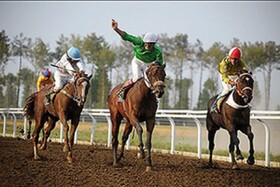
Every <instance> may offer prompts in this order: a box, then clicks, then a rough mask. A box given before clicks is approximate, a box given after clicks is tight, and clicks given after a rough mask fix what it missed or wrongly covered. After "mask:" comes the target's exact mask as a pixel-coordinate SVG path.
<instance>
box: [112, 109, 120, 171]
mask: <svg viewBox="0 0 280 187" xmlns="http://www.w3.org/2000/svg"><path fill="white" fill-rule="evenodd" d="M110 117H111V122H112V149H113V166H118V159H117V151H118V144H119V141H118V135H119V128H120V124H121V121H122V116H121V115H120V114H113V113H111V115H110Z"/></svg>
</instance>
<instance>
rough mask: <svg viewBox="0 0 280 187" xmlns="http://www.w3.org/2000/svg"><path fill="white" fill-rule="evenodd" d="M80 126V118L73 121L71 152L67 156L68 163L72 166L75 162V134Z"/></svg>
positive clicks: (70, 141) (70, 142) (70, 140)
mask: <svg viewBox="0 0 280 187" xmlns="http://www.w3.org/2000/svg"><path fill="white" fill-rule="evenodd" d="M78 124H79V118H78V119H75V120H72V121H71V128H70V139H69V151H68V154H67V160H68V163H70V164H71V163H72V162H73V153H72V151H73V145H74V136H75V132H76V129H77V127H78Z"/></svg>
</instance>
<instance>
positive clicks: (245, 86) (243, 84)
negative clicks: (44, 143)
mask: <svg viewBox="0 0 280 187" xmlns="http://www.w3.org/2000/svg"><path fill="white" fill-rule="evenodd" d="M253 87H254V79H253V78H252V73H251V72H248V71H243V72H240V73H239V75H238V80H237V85H236V88H235V89H233V90H232V91H231V92H230V93H229V94H228V95H227V96H226V98H225V99H224V101H223V103H222V104H221V113H216V112H210V111H211V106H212V103H213V102H214V101H215V99H216V97H217V96H214V97H212V98H211V99H210V101H209V104H208V112H207V118H206V126H207V130H208V141H209V150H210V157H209V166H210V167H213V163H212V154H213V149H214V146H215V145H214V137H215V134H216V131H217V130H219V129H220V127H222V128H224V129H226V130H227V131H228V133H229V135H230V145H229V152H230V155H231V160H232V169H238V165H237V162H236V160H235V157H234V146H236V156H237V157H236V159H237V160H238V159H244V157H243V156H242V154H241V151H240V149H239V139H238V137H237V131H238V130H240V131H241V132H243V133H244V134H246V135H247V136H248V139H249V141H250V150H249V153H250V155H249V157H248V159H247V163H248V164H250V165H253V164H254V163H255V158H254V147H253V138H254V134H253V133H252V131H251V125H250V110H251V107H250V105H249V103H250V102H251V100H252V98H253Z"/></svg>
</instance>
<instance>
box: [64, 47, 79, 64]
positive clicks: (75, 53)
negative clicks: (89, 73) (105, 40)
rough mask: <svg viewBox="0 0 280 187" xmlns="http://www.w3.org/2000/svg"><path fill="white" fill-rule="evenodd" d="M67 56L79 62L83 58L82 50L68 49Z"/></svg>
mask: <svg viewBox="0 0 280 187" xmlns="http://www.w3.org/2000/svg"><path fill="white" fill-rule="evenodd" d="M67 55H68V56H69V57H70V58H71V59H72V60H76V61H79V60H80V58H81V52H80V50H79V49H77V48H76V47H71V48H70V49H68V51H67Z"/></svg>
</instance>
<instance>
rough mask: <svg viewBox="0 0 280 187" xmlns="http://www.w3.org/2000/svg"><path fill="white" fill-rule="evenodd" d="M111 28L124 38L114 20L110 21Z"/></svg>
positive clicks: (122, 32)
mask: <svg viewBox="0 0 280 187" xmlns="http://www.w3.org/2000/svg"><path fill="white" fill-rule="evenodd" d="M112 28H113V29H114V30H115V31H116V32H117V33H118V34H119V35H120V36H121V37H123V36H124V31H122V30H120V29H119V28H118V22H116V21H115V20H114V19H112Z"/></svg>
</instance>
